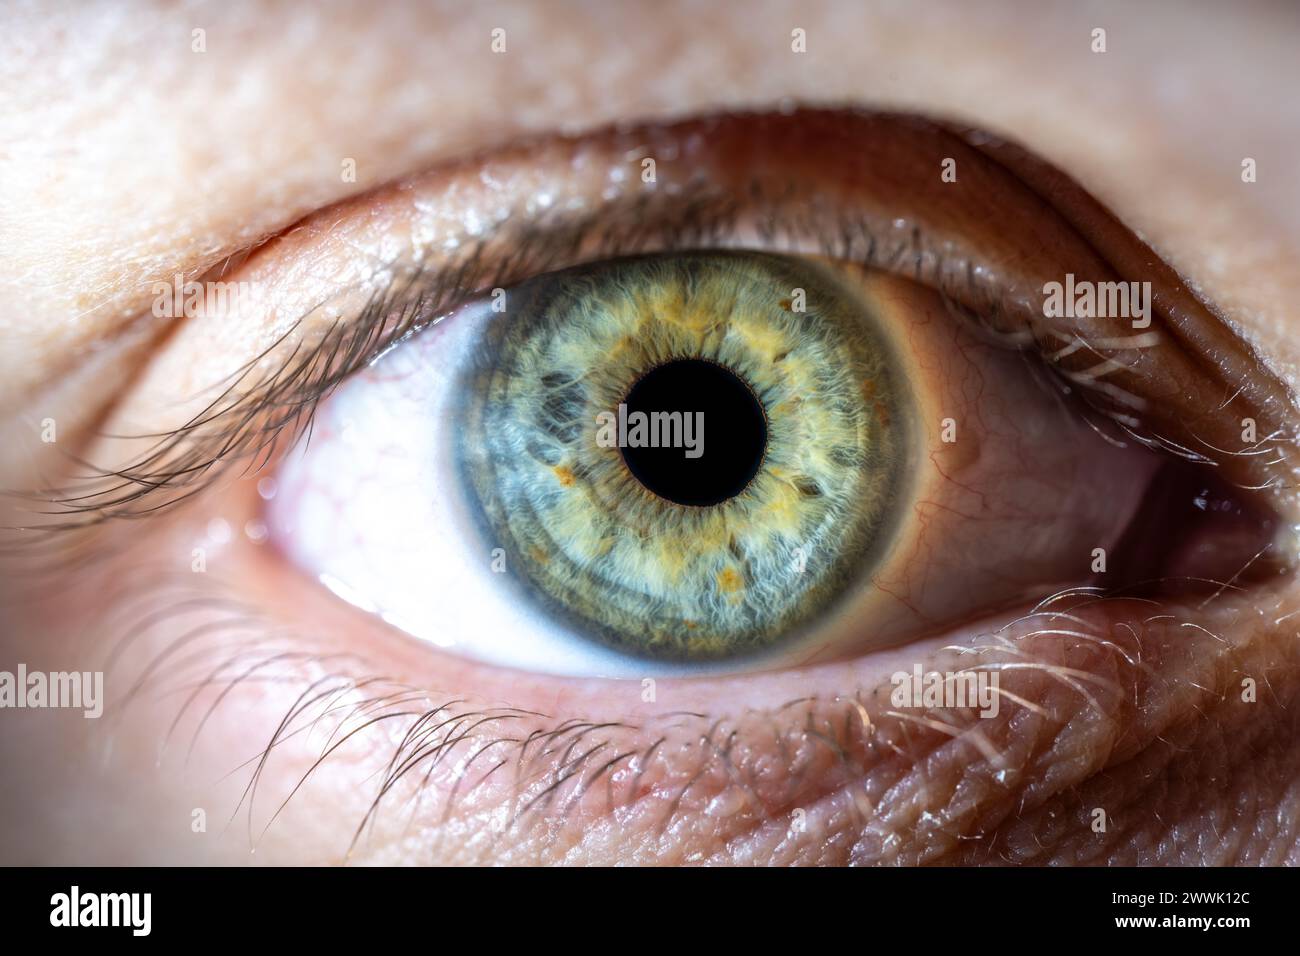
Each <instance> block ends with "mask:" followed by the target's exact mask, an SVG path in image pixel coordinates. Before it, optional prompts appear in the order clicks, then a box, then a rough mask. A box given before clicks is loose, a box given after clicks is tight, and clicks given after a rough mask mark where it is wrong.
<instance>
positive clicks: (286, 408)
mask: <svg viewBox="0 0 1300 956" xmlns="http://www.w3.org/2000/svg"><path fill="white" fill-rule="evenodd" d="M949 132H950V133H952V134H953V135H958V133H959V132H960V133H963V134H964V135H967V136H969V135H970V131H959V130H957V129H956V128H955V127H954V128H949ZM747 198H748V200H749V201H750V202H752V203H753V204H754V205H755V206H756V207H757V210H756V211H755V210H748V214H749V216H750V217H751V219H752V221H751V223H750V224H751V225H752V227H753V228H754V230H755V231H756V232H757V234H758V236H759V237H760V239H761V240H762V241H763V242H766V243H773V242H777V241H778V240H780V239H781V238H783V237H784V238H788V239H790V240H799V239H809V238H811V239H813V240H814V241H815V242H816V243H817V245H818V247H819V248H820V250H821V251H822V252H823V253H824V254H826V255H828V256H832V257H834V258H837V259H842V260H846V261H849V262H854V263H858V264H860V265H864V266H868V267H876V268H885V269H887V270H890V271H900V272H903V273H905V274H910V275H912V276H913V277H915V278H917V279H918V280H921V281H926V282H928V283H929V284H931V285H932V286H933V287H935V288H936V289H937V291H939V292H940V294H941V295H943V296H944V298H945V301H946V303H947V304H948V306H949V309H950V311H951V312H953V314H954V315H956V316H958V317H959V318H963V319H967V320H970V321H973V322H976V323H978V324H979V326H980V327H981V328H983V329H985V330H987V331H992V330H997V331H998V333H999V335H1000V336H1001V338H1002V341H1003V344H1006V345H1011V346H1014V347H1019V348H1024V347H1025V346H1026V345H1028V344H1037V343H1034V342H1033V340H1034V339H1035V337H1036V332H1039V333H1040V332H1042V331H1043V330H1042V329H1037V330H1035V328H1034V325H1033V318H1032V317H1030V318H1029V319H1025V318H1023V317H1021V316H1020V315H1019V314H1018V315H1017V317H1015V318H1013V319H1012V321H1011V323H1010V324H1009V325H1008V323H1006V322H1005V321H1003V316H1002V314H1001V313H1002V304H1003V295H1002V294H1001V292H1000V290H999V289H997V288H995V287H994V286H993V285H992V283H991V282H990V281H982V280H981V278H980V277H979V276H978V275H977V274H976V271H975V270H974V269H973V268H972V265H973V264H972V263H971V262H969V261H965V260H948V259H946V258H945V257H944V255H943V253H942V250H941V249H939V248H936V247H935V246H934V244H932V243H930V242H928V241H927V238H926V237H925V236H924V235H923V234H922V233H921V231H920V229H919V228H918V227H916V226H912V227H911V228H910V229H907V230H905V231H902V232H898V231H894V232H892V233H891V234H889V235H888V236H884V237H882V236H880V235H878V234H876V233H874V232H873V231H872V230H871V229H870V228H869V227H868V224H867V222H866V221H864V220H863V219H860V218H854V217H851V216H844V215H840V216H838V217H836V216H834V215H829V216H828V215H827V210H826V209H824V208H823V209H811V210H804V209H799V210H797V212H796V211H793V210H790V209H785V210H782V208H781V203H782V197H781V196H765V195H764V194H763V191H762V188H761V184H759V183H758V182H757V181H755V182H754V183H752V184H751V188H750V190H749V192H748V197H747ZM740 213H741V210H740V208H739V204H738V203H737V201H736V200H735V199H734V198H732V197H731V196H728V195H727V194H725V193H723V192H721V191H715V190H714V189H711V188H709V187H708V186H707V185H698V186H696V187H694V188H693V189H686V190H682V191H679V192H676V193H669V194H668V195H664V194H662V193H658V192H652V193H641V194H638V195H637V196H635V197H634V198H632V199H631V200H627V199H623V200H618V201H611V202H609V203H608V204H606V205H605V206H603V207H602V208H600V209H599V210H598V212H597V213H591V214H586V215H582V214H579V215H576V216H569V217H566V214H565V213H563V212H561V211H559V210H552V211H551V213H550V216H549V218H548V217H547V216H545V215H544V216H543V217H542V218H540V219H532V220H530V219H528V218H527V217H522V218H518V219H507V220H506V224H505V225H504V226H503V227H501V228H500V229H499V230H498V232H496V233H494V234H492V235H489V236H486V237H479V238H475V239H473V240H472V241H469V242H466V244H465V245H464V246H463V247H462V252H461V253H460V255H459V256H458V258H457V259H456V260H455V261H453V262H452V263H450V264H448V265H446V266H443V267H440V268H438V269H436V270H430V271H424V270H422V269H420V268H419V267H417V268H415V269H414V270H410V271H407V272H405V273H401V274H399V277H398V278H397V279H395V280H394V281H393V282H392V283H391V284H390V285H389V286H388V288H386V289H384V290H382V291H381V292H379V293H377V294H376V295H375V296H373V297H372V298H371V300H370V301H369V302H368V303H367V304H366V305H365V306H364V307H363V308H362V309H360V310H359V311H358V313H357V314H356V315H355V316H354V317H352V318H351V319H349V320H346V321H336V322H335V323H333V324H332V325H331V326H330V327H329V328H328V329H327V330H326V331H325V332H324V333H323V334H321V335H320V337H319V338H318V339H317V340H316V341H314V342H312V343H310V344H308V345H304V344H303V343H302V342H298V343H297V344H296V345H294V347H293V348H292V350H291V351H290V353H289V355H288V356H286V357H285V358H284V360H283V361H282V362H281V363H280V365H279V366H278V367H276V368H275V369H274V370H273V371H271V372H270V373H268V374H265V375H264V376H263V377H262V378H260V379H258V380H256V381H255V382H254V383H253V384H252V385H251V386H249V387H247V388H245V389H243V390H242V391H241V390H239V387H240V386H241V385H242V384H245V383H246V382H247V381H248V379H249V378H250V377H251V376H254V375H255V374H258V373H257V369H258V367H259V365H260V364H261V361H262V359H264V358H265V357H267V356H268V355H269V354H270V353H272V352H274V351H275V350H276V349H277V348H278V347H280V346H282V345H284V344H285V343H287V342H288V341H289V340H290V339H291V338H292V336H293V335H294V333H295V332H296V331H297V330H298V329H299V328H300V327H301V325H302V321H303V320H300V321H299V323H295V325H294V326H293V327H292V328H291V329H290V330H289V331H288V332H286V333H285V335H284V336H283V337H282V338H281V339H280V340H278V341H277V342H276V343H274V344H273V345H272V346H271V347H270V348H268V349H267V350H266V351H265V352H264V353H263V355H261V356H259V357H258V358H256V359H254V360H253V361H251V362H249V363H248V364H246V365H245V366H244V367H243V368H241V369H240V370H239V371H237V372H236V373H235V374H234V375H232V376H231V377H229V378H228V379H227V380H226V382H227V384H226V385H225V388H224V389H223V390H222V392H221V393H220V394H219V395H218V396H217V398H216V399H214V400H213V401H212V402H211V403H210V404H209V405H208V406H207V407H206V408H205V410H204V411H203V412H201V413H200V414H199V415H196V416H195V417H194V418H193V419H191V420H190V421H189V422H187V423H186V424H184V425H182V426H180V427H179V428H176V429H174V430H172V431H169V432H166V433H162V434H159V435H156V436H134V437H145V438H156V439H157V441H156V443H155V444H154V445H153V446H152V447H151V448H150V449H149V450H148V451H146V452H145V453H143V454H142V455H140V456H138V457H137V458H136V459H134V460H133V461H131V462H129V463H128V464H126V465H123V466H119V467H115V468H100V467H96V466H95V465H93V464H92V463H90V462H85V461H80V462H78V464H79V465H80V466H82V467H83V468H85V469H86V474H84V475H82V476H79V477H77V478H76V479H74V480H73V481H72V482H71V483H70V484H69V485H68V486H66V487H61V488H48V489H44V490H42V491H40V492H38V493H30V494H27V495H26V496H25V497H27V498H29V499H35V500H38V501H40V502H42V503H43V504H45V505H46V506H48V508H49V509H51V510H52V512H53V513H54V514H57V515H63V516H65V520H62V521H56V522H52V523H48V524H44V525H40V526H39V528H40V530H42V531H51V532H53V531H63V530H68V529H76V528H84V527H87V526H90V525H95V524H99V523H101V522H104V521H106V520H109V519H113V518H133V517H143V516H147V515H152V514H156V513H158V512H162V511H166V510H169V509H171V508H172V507H174V506H175V505H177V504H179V503H181V502H183V501H185V500H187V499H189V498H190V497H193V496H195V495H197V494H199V493H201V492H202V491H204V490H205V489H206V488H208V487H210V486H211V485H212V483H213V482H214V481H215V479H216V478H217V477H218V476H220V475H221V474H223V473H225V472H226V471H227V470H229V469H230V468H232V467H234V466H237V465H239V464H240V463H242V464H243V465H244V471H245V473H250V472H256V471H258V470H260V469H262V468H264V467H265V466H266V465H267V464H268V463H269V462H270V461H272V460H273V459H274V457H275V455H276V452H277V449H280V448H283V447H286V446H290V445H292V444H294V443H295V442H296V441H297V440H298V439H299V438H300V437H301V436H303V435H304V434H307V435H309V434H310V430H311V423H312V417H313V413H314V410H315V408H316V406H317V404H318V403H319V402H320V401H321V400H322V399H323V398H325V397H326V396H327V395H329V394H330V392H332V391H333V389H334V388H336V387H337V386H338V385H339V384H340V383H341V382H342V381H344V380H345V379H346V378H347V377H348V376H350V375H351V374H352V373H354V372H356V371H358V370H359V369H361V368H363V367H365V366H366V365H367V364H369V363H370V362H372V361H374V360H375V359H376V358H377V357H378V356H380V355H382V354H383V353H384V352H385V351H386V350H387V349H389V348H391V347H393V346H394V345H395V344H397V343H398V342H400V341H401V340H402V339H404V338H405V337H407V336H409V335H411V334H414V333H415V332H417V331H419V330H420V329H422V328H424V327H425V326H427V325H429V324H432V323H433V322H435V321H436V320H437V319H438V318H439V317H441V316H442V315H445V314H446V313H447V311H448V310H449V309H450V308H451V307H453V306H454V305H456V304H458V303H459V302H460V301H462V300H464V299H465V298H466V297H468V296H469V295H471V294H473V293H474V292H476V291H479V290H483V289H486V288H491V287H495V286H501V285H509V284H512V283H513V282H517V281H519V280H520V279H522V278H526V277H528V276H529V275H531V274H536V273H538V272H544V271H548V270H549V269H552V268H556V267H559V266H568V265H574V264H577V261H580V260H579V253H580V252H581V253H582V260H586V261H590V260H592V259H599V258H607V257H609V256H613V255H625V254H634V253H638V252H643V251H673V250H684V249H690V248H705V247H716V246H718V245H720V244H725V243H726V242H728V241H729V240H732V239H734V238H735V236H736V230H737V223H738V219H739V216H740ZM800 213H802V216H803V218H802V219H800V218H799V214H800ZM491 244H501V245H506V246H507V247H508V251H507V252H506V253H505V254H501V255H495V256H488V255H486V250H487V249H488V247H489V245H491ZM902 263H906V264H907V265H908V266H910V268H902V269H900V268H899V267H900V264H902ZM957 293H960V294H957ZM959 300H960V301H962V302H964V303H965V304H964V305H959V304H958V301H959ZM971 303H974V306H972V305H971ZM309 314H310V313H309ZM305 318H306V316H304V319H305ZM1017 322H1019V323H1020V325H1019V326H1017V324H1016V323H1017ZM1048 333H1049V336H1050V335H1054V336H1055V337H1056V341H1057V343H1058V344H1059V345H1060V346H1061V347H1063V348H1076V347H1082V348H1083V349H1084V350H1089V351H1091V352H1092V353H1093V354H1094V355H1096V356H1097V358H1098V359H1099V360H1102V359H1105V358H1106V356H1104V355H1103V354H1102V352H1101V351H1100V350H1099V345H1094V344H1091V343H1089V342H1087V341H1086V340H1082V339H1080V338H1078V337H1077V336H1076V337H1075V338H1074V339H1068V338H1065V337H1063V336H1062V334H1061V330H1060V329H1056V328H1051V329H1048ZM1113 347H1116V348H1118V346H1113ZM1126 347H1130V348H1132V347H1137V346H1135V345H1133V344H1131V343H1130V345H1129V346H1126ZM1041 351H1042V349H1041V346H1040V352H1041ZM1045 358H1048V357H1047V356H1045ZM1047 364H1048V367H1050V368H1051V369H1052V370H1053V371H1054V372H1057V373H1060V374H1062V375H1064V376H1066V377H1067V378H1068V377H1069V373H1068V372H1063V370H1062V369H1060V368H1058V367H1057V366H1055V365H1054V364H1052V363H1051V361H1050V358H1049V359H1048V362H1047ZM1074 378H1075V380H1074V381H1073V382H1068V381H1067V382H1065V385H1066V387H1067V388H1070V389H1072V391H1073V392H1074V393H1075V394H1082V395H1088V394H1091V393H1092V392H1094V391H1097V392H1098V394H1099V397H1100V398H1101V399H1102V401H1101V402H1100V405H1101V406H1102V407H1100V408H1099V409H1097V410H1098V411H1100V412H1101V413H1102V416H1103V419H1102V420H1103V421H1109V422H1116V423H1117V424H1118V425H1119V427H1120V429H1121V430H1122V434H1126V435H1127V437H1130V438H1133V439H1135V440H1138V441H1140V442H1143V443H1145V444H1148V445H1152V446H1154V447H1157V448H1159V449H1161V450H1163V451H1165V452H1168V453H1171V454H1175V455H1181V456H1183V457H1187V458H1191V459H1193V460H1201V461H1213V460H1216V457H1217V456H1220V455H1222V456H1238V457H1240V456H1243V455H1250V454H1257V453H1258V451H1259V449H1261V448H1262V447H1263V445H1264V444H1266V443H1270V442H1273V443H1276V442H1278V441H1279V440H1281V441H1285V440H1286V436H1285V435H1282V434H1281V433H1280V432H1275V433H1273V434H1269V435H1265V436H1264V437H1262V438H1260V439H1259V442H1258V443H1257V448H1256V449H1247V450H1246V451H1244V452H1243V451H1236V452H1233V451H1223V450H1222V449H1215V448H1213V447H1212V446H1209V445H1208V443H1207V452H1208V454H1207V453H1203V452H1199V451H1196V450H1194V449H1192V448H1189V447H1187V445H1186V444H1183V443H1180V442H1177V441H1174V440H1173V439H1171V438H1168V437H1165V436H1161V435H1160V434H1157V433H1155V432H1153V431H1149V430H1147V429H1145V428H1144V427H1142V423H1141V422H1140V421H1139V420H1138V419H1137V418H1136V417H1135V416H1134V415H1132V414H1131V412H1132V411H1133V410H1134V409H1137V408H1140V404H1141V403H1140V400H1137V398H1136V396H1132V395H1131V393H1126V392H1123V390H1121V389H1115V388H1114V387H1113V386H1111V384H1110V383H1106V382H1090V381H1081V380H1079V378H1078V376H1074ZM1106 388H1112V393H1111V394H1110V395H1108V396H1107V395H1100V390H1102V389H1106ZM1115 391H1119V392H1121V393H1123V394H1121V395H1119V396H1117V395H1116V394H1115ZM1116 405H1119V406H1120V407H1119V408H1116V407H1114V406H1116ZM1094 427H1096V425H1095V424H1094ZM1279 454H1281V452H1279ZM1273 481H1274V478H1270V483H1272V482H1273Z"/></svg>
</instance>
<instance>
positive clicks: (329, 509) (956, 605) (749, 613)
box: [269, 252, 1267, 676]
mask: <svg viewBox="0 0 1300 956" xmlns="http://www.w3.org/2000/svg"><path fill="white" fill-rule="evenodd" d="M925 296H926V292H924V291H923V290H921V289H919V288H917V287H914V286H912V285H911V284H909V283H907V282H906V281H905V280H898V279H883V278H873V277H871V276H867V277H866V278H865V279H863V278H862V277H858V278H855V277H854V276H853V275H851V274H850V273H849V271H848V270H844V271H842V272H837V271H836V270H835V269H834V267H832V266H829V265H827V264H826V263H824V262H820V261H813V260H810V259H802V258H797V257H792V256H778V255H772V254H766V253H747V252H695V253H666V254H656V255H648V256H641V257H634V258H623V259H617V260H610V261H606V262H600V263H595V264H590V265H585V266H581V267H577V268H573V269H568V270H564V271H560V272H554V273H550V274H547V275H544V276H539V277H537V278H534V279H531V280H528V281H526V282H524V283H522V284H520V285H519V286H516V287H514V288H512V289H510V290H508V291H507V292H506V294H504V295H500V296H493V297H491V298H490V299H485V300H483V301H481V302H479V303H476V304H475V305H474V306H472V307H470V308H467V309H464V310H461V312H459V313H457V314H456V315H455V316H453V317H452V318H451V319H449V320H448V321H446V322H444V323H441V324H440V325H438V326H435V327H434V328H432V329H429V330H428V331H426V332H425V333H422V334H421V335H419V336H417V337H415V338H414V339H412V340H410V341H409V342H407V343H405V344H403V345H402V346H401V347H399V348H397V349H394V350H393V351H392V352H391V353H390V354H389V355H387V356H386V357H385V358H384V359H382V360H381V363H392V364H393V365H394V366H395V367H396V366H400V367H401V369H402V374H400V375H381V376H375V377H372V378H368V379H366V380H364V381H355V382H349V383H347V384H345V386H344V387H343V388H342V389H341V390H340V391H339V393H338V394H336V395H335V396H333V397H332V398H331V399H330V400H329V401H328V402H327V403H326V404H325V405H324V406H323V407H322V409H321V410H320V412H319V414H318V423H317V425H316V427H315V429H314V435H313V441H312V443H311V445H310V447H309V448H308V450H307V451H306V452H305V453H304V454H303V455H301V456H299V457H296V458H294V459H293V460H292V461H291V462H290V463H289V464H288V465H287V466H286V467H285V469H284V470H283V472H282V475H281V477H280V494H278V495H277V496H276V498H275V500H274V501H273V502H272V503H271V510H272V512H273V514H272V519H271V521H270V522H269V524H270V526H271V528H272V533H273V534H276V535H277V536H279V538H280V540H281V543H282V545H283V548H284V550H285V551H287V553H288V554H289V555H290V557H291V558H292V559H293V560H294V561H295V562H296V563H297V564H299V565H300V566H301V567H303V568H305V569H307V570H308V571H310V572H312V573H314V574H315V575H316V576H318V577H319V578H320V579H321V581H323V582H324V583H325V584H327V585H328V586H329V587H330V588H331V589H332V590H334V591H335V593H337V594H339V595H340V596H342V597H343V598H345V599H346V600H348V601H350V602H352V603H354V604H357V605H359V606H361V607H363V608H365V609H367V610H369V611H373V612H375V613H377V614H380V615H382V616H383V617H384V618H385V619H386V620H388V621H390V622H391V623H393V624H395V625H397V626H398V627H399V628H401V629H403V630H405V631H408V632H409V633H411V634H414V635H416V636H417V637H420V638H423V639H426V640H428V641H430V642H432V643H434V644H436V645H438V646H441V647H445V648H448V649H451V650H454V651H455V652H457V653H461V654H464V655H467V656H470V657H474V658H478V659H481V660H484V661H488V662H492V663H496V664H501V665H506V666H510V667H517V668H522V669H527V670H535V671H544V672H552V673H562V674H574V675H588V674H596V675H604V676H623V675H635V676H639V675H643V674H645V673H647V671H649V672H652V673H654V672H666V673H672V672H676V671H684V672H690V671H694V670H698V669H701V668H703V669H714V668H722V669H736V668H743V667H748V666H771V664H772V663H773V662H780V661H782V660H793V659H795V658H796V657H799V656H800V655H803V656H806V655H807V653H808V648H810V647H814V646H815V647H816V648H818V653H819V654H820V655H826V654H831V655H836V654H848V653H851V652H853V651H855V650H856V651H860V650H863V649H870V648H871V647H875V646H883V645H885V644H896V643H900V642H902V641H905V640H907V639H909V638H910V637H914V636H918V635H919V634H920V633H921V632H922V631H925V630H927V629H931V630H932V629H933V628H934V626H935V625H938V624H944V623H951V622H953V621H956V620H958V619H961V618H963V617H973V616H974V615H977V614H980V613H982V612H987V611H988V610H989V609H990V608H991V607H996V606H999V605H1006V604H1008V603H1009V602H1011V601H1015V600H1018V599H1021V598H1023V597H1024V596H1025V595H1027V594H1030V593H1032V592H1033V591H1034V589H1035V588H1039V589H1041V588H1043V587H1048V586H1059V585H1060V584H1062V583H1081V582H1085V581H1089V580H1096V579H1097V577H1098V575H1099V574H1103V573H1104V574H1109V575H1110V576H1111V579H1113V580H1114V581H1115V582H1117V583H1120V584H1122V585H1134V586H1137V585H1139V584H1140V583H1141V582H1143V581H1145V580H1147V579H1154V578H1157V577H1164V578H1169V577H1171V576H1177V575H1182V576H1185V577H1187V578H1189V579H1190V578H1195V577H1208V576H1212V575H1211V574H1210V573H1209V572H1210V571H1217V570H1218V569H1217V567H1216V568H1210V567H1209V565H1210V564H1213V563H1214V562H1215V561H1217V560H1219V557H1218V556H1221V554H1222V552H1221V550H1216V549H1219V548H1220V547H1221V546H1222V544H1223V542H1224V541H1225V540H1228V541H1231V542H1233V547H1238V546H1239V547H1240V548H1242V549H1248V548H1249V547H1251V546H1253V542H1254V539H1253V538H1252V537H1251V536H1250V535H1249V534H1247V533H1246V531H1245V529H1248V528H1253V529H1254V530H1255V531H1256V533H1257V534H1258V533H1259V532H1260V528H1262V527H1265V526H1266V525H1267V519H1266V518H1265V517H1264V516H1262V515H1259V514H1256V513H1255V512H1254V511H1251V510H1249V508H1248V507H1247V506H1246V505H1244V504H1241V503H1240V502H1237V501H1236V499H1234V498H1231V497H1230V496H1229V495H1228V489H1226V488H1224V487H1220V486H1218V485H1215V484H1213V483H1212V482H1209V481H1208V480H1207V479H1206V478H1205V476H1204V475H1203V474H1201V473H1199V472H1197V471H1195V470H1192V469H1190V468H1183V467H1176V466H1175V465H1174V464H1170V465H1159V466H1156V465H1151V464H1150V463H1149V462H1148V463H1145V464H1141V465H1139V464H1133V463H1132V462H1131V461H1130V459H1129V458H1126V459H1125V463H1124V464H1123V466H1117V465H1116V464H1115V462H1113V461H1110V460H1109V459H1108V458H1107V456H1109V455H1112V454H1114V450H1113V448H1112V446H1110V445H1108V444H1107V443H1105V442H1103V441H1101V440H1100V439H1099V438H1098V437H1097V436H1096V434H1095V431H1094V430H1092V429H1090V428H1089V427H1087V425H1086V424H1085V423H1083V422H1081V421H1077V420H1070V419H1068V418H1066V417H1064V416H1063V413H1062V411H1061V408H1060V403H1051V402H1049V401H1047V400H1046V398H1045V397H1044V396H1043V395H1040V394H1038V393H1037V392H1036V391H1035V389H1036V388H1039V386H1038V385H1036V384H1035V382H1034V380H1033V378H1032V376H1029V375H1027V374H1026V373H1025V372H1024V370H1023V363H1018V362H1016V361H1015V360H1014V359H1013V358H1012V357H1011V356H1009V355H1007V354H1006V353H1003V352H999V351H998V350H995V349H982V348H980V347H978V345H977V344H976V343H968V342H963V341H958V339H959V338H960V336H961V333H960V332H959V331H956V330H948V331H945V332H943V333H931V334H930V335H929V336H928V337H927V336H926V335H925V334H920V333H917V332H916V329H914V328H910V327H909V322H910V321H911V319H912V317H913V313H914V312H915V311H916V310H918V309H923V308H925V307H926V306H927V300H926V298H925ZM929 304H932V303H929ZM959 346H960V347H959ZM973 381H978V382H980V388H979V389H978V390H972V389H971V388H970V383H971V382H973ZM1130 458H1131V456H1130ZM1230 501H1231V502H1233V504H1231V505H1229V504H1227V503H1228V502H1230ZM1192 519H1197V520H1195V521H1193V520H1192ZM1229 524H1231V525H1232V527H1231V529H1230V528H1229ZM1170 528H1175V529H1181V530H1178V531H1177V532H1176V533H1171V532H1170V531H1169V529H1170ZM1194 528H1199V529H1201V532H1200V533H1198V532H1196V531H1195V530H1194ZM1205 535H1211V536H1213V538H1214V541H1215V544H1214V546H1213V547H1211V546H1209V545H1207V543H1206V541H1207V539H1206V538H1205V537H1204V536H1205ZM1157 545H1158V547H1157ZM1171 545H1176V546H1173V547H1171ZM1099 555H1100V556H1101V559H1100V561H1099V560H1098V556H1099Z"/></svg>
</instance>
